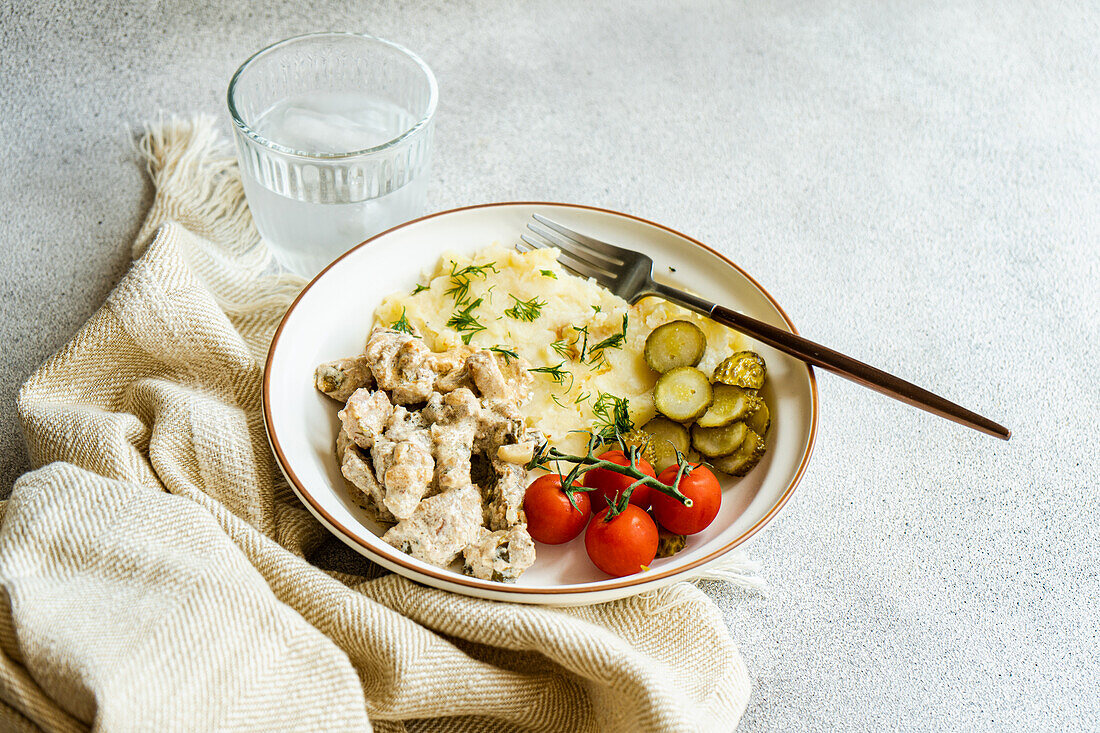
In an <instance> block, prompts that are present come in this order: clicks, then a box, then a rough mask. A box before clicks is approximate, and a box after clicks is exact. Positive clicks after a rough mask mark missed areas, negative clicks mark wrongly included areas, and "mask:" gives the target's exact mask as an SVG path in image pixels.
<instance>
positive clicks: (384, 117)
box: [228, 33, 437, 277]
mask: <svg viewBox="0 0 1100 733" xmlns="http://www.w3.org/2000/svg"><path fill="white" fill-rule="evenodd" d="M436 98H437V89H436V82H435V76H434V75H433V74H432V71H431V69H429V68H428V66H427V64H425V63H424V62H423V61H422V60H421V59H420V58H419V57H418V56H416V55H415V54H414V53H412V52H411V51H409V50H408V49H406V48H404V47H402V46H399V45H398V44H396V43H392V42H391V41H386V40H383V39H381V38H375V37H373V36H368V35H361V34H356V33H311V34H308V35H303V36H296V37H294V38H288V39H286V40H284V41H279V42H278V43H275V44H273V45H271V46H268V47H267V48H265V49H263V50H261V51H259V52H257V53H256V54H255V55H253V56H252V57H251V58H249V59H248V60H247V61H245V62H244V63H243V64H242V65H241V67H240V68H239V69H237V73H236V74H234V75H233V79H232V80H231V81H230V82H229V93H228V101H229V113H230V115H231V116H232V118H233V123H234V133H235V134H234V137H235V140H236V144H237V159H238V161H239V163H240V170H241V179H242V181H243V183H244V190H245V196H246V198H247V200H248V206H249V208H250V209H251V210H252V216H253V218H254V219H255V221H256V228H257V229H258V230H259V232H260V235H261V236H262V237H263V239H264V240H265V241H266V242H267V244H268V246H270V247H271V249H272V250H273V252H274V254H275V256H276V257H277V258H278V259H279V261H280V262H281V263H282V264H283V265H284V266H285V267H287V268H288V269H290V270H292V271H294V272H297V273H298V274H300V275H305V276H307V277H308V276H312V275H315V274H316V273H317V272H319V271H320V270H321V269H322V268H324V267H325V265H327V264H328V263H329V262H331V261H332V260H333V259H335V258H336V257H338V256H339V255H341V254H342V253H344V252H345V251H347V250H348V249H350V248H351V247H352V246H354V245H356V244H358V243H360V242H362V241H363V240H364V239H367V238H369V237H371V236H373V235H375V234H377V233H379V232H382V231H384V230H386V229H389V228H390V227H392V226H395V225H397V224H400V223H402V222H405V221H408V220H409V219H412V218H414V217H416V216H417V215H419V214H421V213H422V212H423V209H424V198H425V187H426V184H427V179H428V170H429V166H430V162H431V150H432V127H433V121H434V116H435V108H436Z"/></svg>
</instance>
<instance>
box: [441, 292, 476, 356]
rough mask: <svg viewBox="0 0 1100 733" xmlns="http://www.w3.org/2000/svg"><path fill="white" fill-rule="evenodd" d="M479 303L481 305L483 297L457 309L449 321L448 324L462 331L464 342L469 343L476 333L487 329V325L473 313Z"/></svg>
mask: <svg viewBox="0 0 1100 733" xmlns="http://www.w3.org/2000/svg"><path fill="white" fill-rule="evenodd" d="M479 305H481V298H478V299H477V300H475V301H474V302H472V303H470V304H468V305H467V306H466V307H465V308H460V309H459V310H456V311H455V312H454V313H452V314H451V318H450V320H448V321H447V325H448V326H450V327H451V328H453V329H454V330H456V331H458V332H460V333H462V343H464V344H467V345H469V343H470V339H472V338H473V337H474V334H475V333H477V332H478V331H484V330H485V326H484V325H483V324H482V323H481V322H480V321H478V320H477V318H476V317H475V316H474V314H473V310H474V308H477V307H478V306H479Z"/></svg>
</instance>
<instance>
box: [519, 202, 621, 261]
mask: <svg viewBox="0 0 1100 733" xmlns="http://www.w3.org/2000/svg"><path fill="white" fill-rule="evenodd" d="M531 218H532V219H534V220H535V221H537V222H538V223H539V224H542V225H543V226H547V227H550V228H551V229H553V230H554V231H555V232H557V233H558V234H561V235H563V236H565V237H568V238H569V239H572V240H573V241H574V242H577V243H578V244H581V245H583V246H585V247H588V248H590V249H592V250H595V251H596V252H598V253H600V254H601V255H603V256H604V257H607V258H610V259H613V260H615V262H616V264H621V263H622V262H624V261H625V258H624V257H623V252H624V251H625V250H623V248H622V247H616V246H615V245H613V244H608V243H607V242H601V241H600V240H598V239H593V238H592V237H588V236H585V235H583V234H580V233H578V232H575V231H573V230H572V229H570V228H568V227H565V226H562V225H561V224H558V223H557V222H555V221H550V220H549V219H547V218H546V217H545V216H543V215H542V214H531Z"/></svg>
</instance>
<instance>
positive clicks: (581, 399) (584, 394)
mask: <svg viewBox="0 0 1100 733" xmlns="http://www.w3.org/2000/svg"><path fill="white" fill-rule="evenodd" d="M591 396H592V393H591V392H581V393H580V396H579V397H577V399H575V400H573V404H574V405H579V404H580V403H582V402H584V401H585V400H587V399H588V398H589V397H591Z"/></svg>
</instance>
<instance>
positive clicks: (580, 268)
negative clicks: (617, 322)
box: [516, 234, 616, 283]
mask: <svg viewBox="0 0 1100 733" xmlns="http://www.w3.org/2000/svg"><path fill="white" fill-rule="evenodd" d="M520 239H522V240H523V241H524V242H525V243H527V244H528V245H529V246H530V247H531V248H532V249H534V248H537V249H546V248H548V247H552V246H554V245H553V244H544V243H542V242H540V241H538V240H536V239H532V238H531V237H528V236H527V235H526V234H521V235H520ZM516 247H519V245H516ZM524 251H527V252H530V251H531V250H529V249H528V250H524ZM558 252H559V254H558V262H559V263H560V264H561V265H562V266H563V267H565V268H566V269H568V270H570V271H572V272H573V273H574V274H577V275H580V276H581V277H594V278H596V279H597V280H599V281H601V282H603V283H610V282H613V281H614V280H615V277H616V275H615V274H614V273H609V272H607V271H606V270H603V269H599V268H597V267H594V266H592V265H590V264H589V263H587V262H585V261H584V260H579V259H577V258H576V257H573V256H572V255H570V254H569V253H568V252H566V251H563V250H561V249H560V248H559V249H558Z"/></svg>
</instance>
